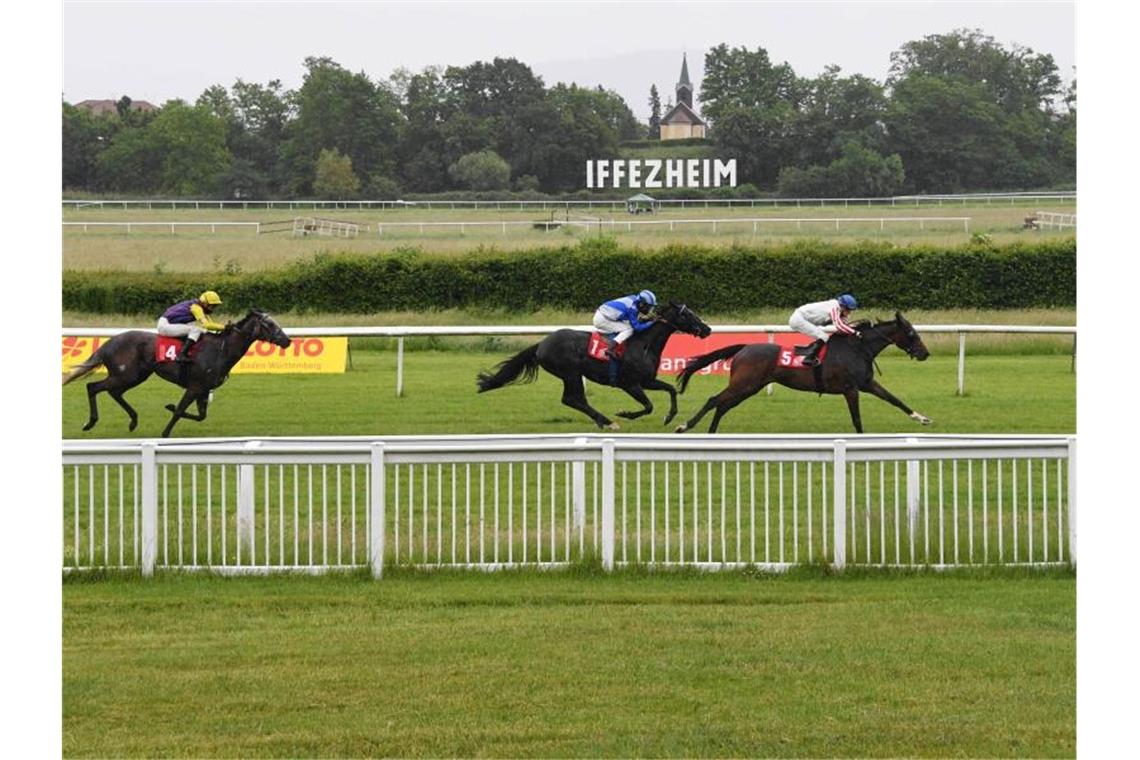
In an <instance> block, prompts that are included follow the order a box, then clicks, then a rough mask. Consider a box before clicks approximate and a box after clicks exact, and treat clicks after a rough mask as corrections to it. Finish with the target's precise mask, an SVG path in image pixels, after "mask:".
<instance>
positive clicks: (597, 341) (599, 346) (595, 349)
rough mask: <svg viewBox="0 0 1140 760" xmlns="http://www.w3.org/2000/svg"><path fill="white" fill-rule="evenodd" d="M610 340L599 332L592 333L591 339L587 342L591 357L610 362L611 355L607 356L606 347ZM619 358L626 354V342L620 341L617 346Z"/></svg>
mask: <svg viewBox="0 0 1140 760" xmlns="http://www.w3.org/2000/svg"><path fill="white" fill-rule="evenodd" d="M608 346H609V342H608V341H606V337H605V336H604V335H602V334H601V333H599V332H593V333H590V341H589V343H587V344H586V353H587V354H589V356H590V358H591V359H597V360H599V361H603V362H608V361H609V360H610V357H608V356H606V348H607V347H608ZM617 355H618V359H620V358H621V357H622V356H624V355H625V344H624V343H619V344H618V346H617Z"/></svg>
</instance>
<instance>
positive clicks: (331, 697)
mask: <svg viewBox="0 0 1140 760" xmlns="http://www.w3.org/2000/svg"><path fill="white" fill-rule="evenodd" d="M63 600H64V617H63V620H64V625H63V640H64V647H63V705H64V711H63V754H64V755H65V756H68V757H73V756H74V757H80V756H102V757H106V756H143V757H177V756H183V757H223V756H240V757H267V756H275V757H315V756H338V757H349V756H364V755H368V756H408V757H412V756H420V757H423V756H430V757H442V756H466V757H474V756H489V757H543V756H556V757H600V756H619V757H633V756H685V757H706V756H721V757H766V756H779V757H804V756H807V757H831V756H865V757H879V756H882V757H898V756H937V757H950V756H967V757H1059V756H1066V757H1071V756H1073V755H1074V754H1075V752H1076V720H1075V716H1076V636H1075V625H1076V582H1075V577H1074V575H1073V574H1072V573H1071V572H1068V571H1044V572H1033V573H1029V572H1005V573H993V574H990V575H982V574H979V573H970V572H962V573H947V574H940V575H935V574H927V575H918V576H915V575H887V574H883V573H874V574H865V575H864V574H860V573H857V572H852V573H846V574H844V576H842V577H826V574H825V573H822V572H821V571H820V570H818V569H812V568H807V569H804V570H802V571H796V572H793V573H791V574H790V575H789V576H788V577H771V576H754V575H749V574H745V573H728V574H708V575H700V574H696V573H693V574H673V573H665V574H644V573H637V572H632V571H630V572H619V573H616V574H614V575H613V576H609V577H603V576H602V575H601V574H600V573H597V572H595V571H593V570H591V569H588V568H582V569H578V570H576V571H575V570H571V571H570V572H567V573H552V574H541V573H525V572H523V573H499V574H494V575H483V574H478V573H470V574H450V573H439V574H426V573H422V574H413V573H392V574H391V575H389V576H386V577H385V580H383V581H380V582H373V581H370V580H366V579H364V578H361V577H326V578H307V577H290V578H281V577H278V578H241V579H221V578H210V577H187V576H160V577H158V578H155V579H153V580H150V581H141V580H115V581H106V582H95V583H87V582H83V581H82V579H74V580H69V581H67V582H65V584H64V588H63Z"/></svg>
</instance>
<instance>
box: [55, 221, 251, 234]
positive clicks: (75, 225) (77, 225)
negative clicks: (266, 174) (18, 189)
mask: <svg viewBox="0 0 1140 760" xmlns="http://www.w3.org/2000/svg"><path fill="white" fill-rule="evenodd" d="M63 227H64V229H81V230H83V231H84V232H89V231H90V229H89V228H93V229H107V228H111V227H113V228H117V229H126V232H127V234H128V235H129V234H131V231H132V230H134V229H140V228H141V229H150V228H160V229H169V230H170V234H171V235H173V234H174V232H175V230H177V229H192V228H193V229H197V228H204V227H209V228H210V233H211V234H214V233H216V232H217V231H218V228H219V227H236V228H239V229H242V228H245V229H248V228H250V227H252V228H253V231H254V234H257V235H260V234H261V222H64V223H63Z"/></svg>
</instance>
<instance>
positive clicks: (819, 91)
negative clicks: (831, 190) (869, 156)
mask: <svg viewBox="0 0 1140 760" xmlns="http://www.w3.org/2000/svg"><path fill="white" fill-rule="evenodd" d="M800 87H801V91H802V94H803V99H802V101H801V103H800V105H799V108H798V111H797V114H796V117H795V119H794V120H793V123H792V125H791V126H792V132H793V138H792V146H793V148H794V151H795V152H794V154H793V155H790V156H789V157H788V161H789V162H790V163H794V164H796V165H797V166H810V165H812V164H821V165H823V164H827V163H829V162H830V161H832V160H834V159H836V158H837V157H838V156H839V155H840V153H841V152H842V150H843V147H844V146H845V145H846V144H848V143H849V142H851V141H852V140H856V141H858V142H859V143H860V144H862V145H864V146H866V147H867V148H869V149H871V150H875V151H881V150H882V149H883V148H884V147H885V143H886V130H885V129H884V128H883V123H882V119H883V116H884V114H885V113H886V110H887V96H886V93H885V91H884V88H883V85H881V84H879V83H878V82H876V81H874V80H873V79H868V78H867V77H864V76H862V75H859V74H856V75H854V76H848V77H844V76H841V74H840V69H839V67H838V66H828V67H827V68H826V69H825V70H824V73H823V74H821V75H820V76H818V77H816V78H815V79H806V80H803V81H802V82H801V85H800Z"/></svg>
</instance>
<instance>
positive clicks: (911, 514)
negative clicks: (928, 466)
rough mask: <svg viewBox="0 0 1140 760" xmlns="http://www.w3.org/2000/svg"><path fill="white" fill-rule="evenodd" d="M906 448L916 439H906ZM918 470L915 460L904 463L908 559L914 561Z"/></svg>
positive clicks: (916, 529) (914, 442)
mask: <svg viewBox="0 0 1140 760" xmlns="http://www.w3.org/2000/svg"><path fill="white" fill-rule="evenodd" d="M906 442H907V445H908V446H913V445H915V444H917V443H918V439H917V438H907V439H906ZM918 489H919V469H918V460H917V459H908V460H907V463H906V523H907V526H908V527H909V528H910V557H911V559H912V560H913V559H914V535H915V533H916V532H917V531H918V494H919V491H918Z"/></svg>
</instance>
